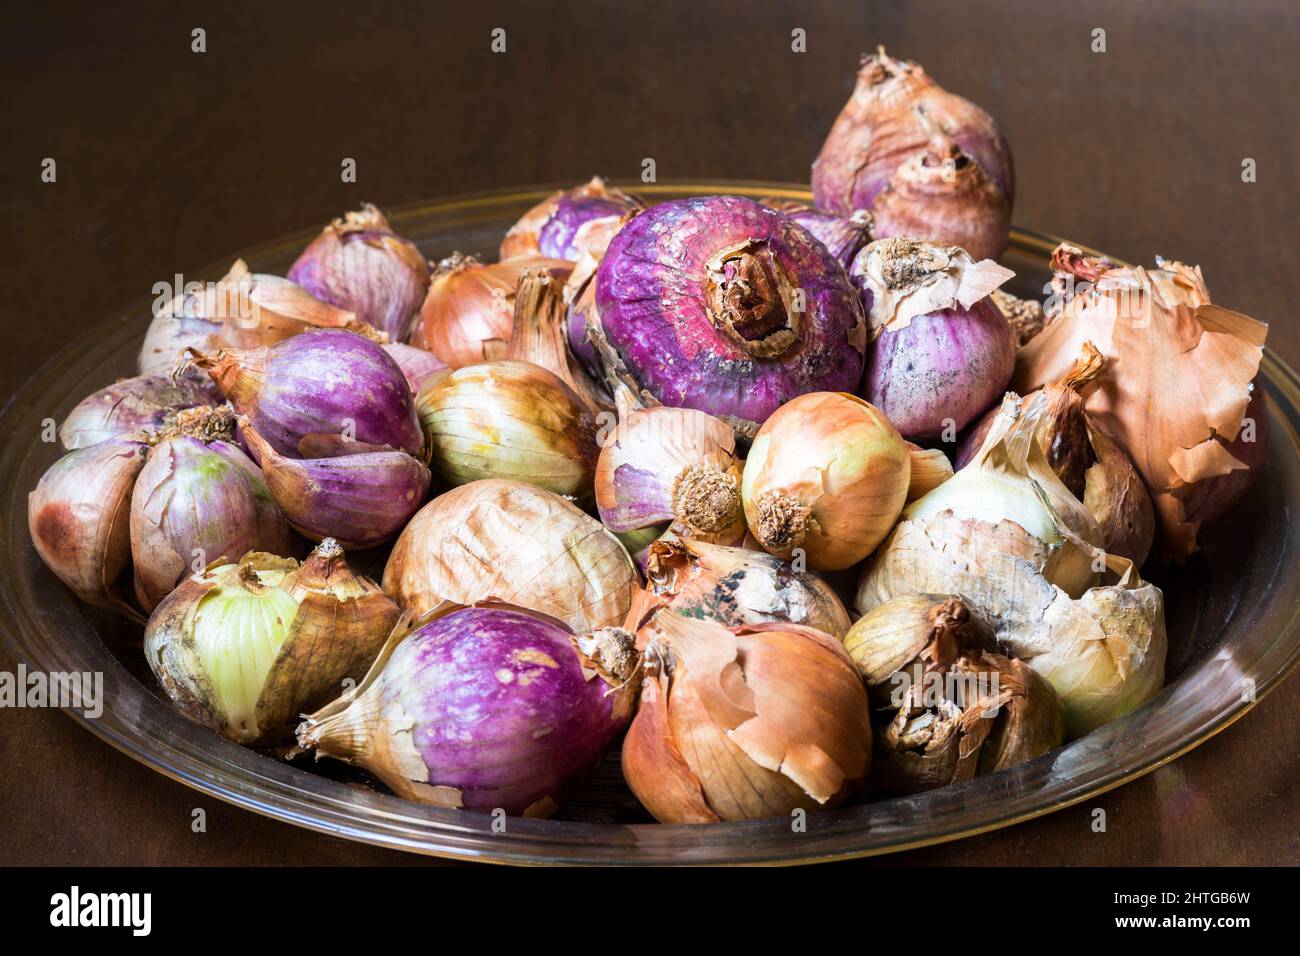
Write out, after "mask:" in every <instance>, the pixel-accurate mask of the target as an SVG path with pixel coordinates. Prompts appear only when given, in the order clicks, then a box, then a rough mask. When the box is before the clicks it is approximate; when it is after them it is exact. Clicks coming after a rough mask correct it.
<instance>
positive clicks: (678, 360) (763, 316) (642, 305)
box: [588, 196, 865, 435]
mask: <svg viewBox="0 0 1300 956" xmlns="http://www.w3.org/2000/svg"><path fill="white" fill-rule="evenodd" d="M595 312H596V323H595V324H596V325H598V326H599V328H600V329H601V330H602V331H603V333H604V336H605V337H606V339H607V340H608V344H609V346H610V349H608V350H606V351H603V352H602V355H601V360H602V361H603V362H606V363H608V364H612V365H621V366H623V367H624V368H625V370H626V371H627V372H628V373H630V374H631V376H632V377H633V378H635V379H636V380H637V382H638V383H639V384H640V385H641V387H642V388H644V389H646V390H647V391H648V392H649V393H650V394H651V395H653V396H654V397H655V398H656V399H658V400H659V401H661V402H663V403H664V404H665V405H675V406H679V407H686V408H697V409H699V410H700V411H705V412H708V413H710V414H711V415H716V416H718V417H724V418H727V419H728V420H729V421H730V422H731V423H733V424H735V425H736V426H737V427H739V428H740V429H741V430H742V431H744V432H746V433H748V434H751V435H752V434H753V432H754V431H756V430H757V426H758V425H759V424H761V423H762V422H763V420H764V419H766V418H767V416H768V415H770V414H771V413H772V412H774V411H775V410H776V409H777V408H778V407H780V406H781V405H782V404H784V403H785V402H787V401H789V400H790V399H791V398H794V397H795V396H796V395H802V394H804V393H806V392H815V391H853V390H854V389H855V388H856V387H857V385H858V382H859V381H860V380H861V376H862V349H863V346H864V344H865V326H864V323H863V317H862V311H861V307H860V305H859V303H858V301H857V299H856V296H855V295H854V293H853V291H852V288H851V286H850V285H849V283H848V280H847V277H846V276H845V273H844V270H843V268H841V267H840V265H839V263H837V262H836V261H835V259H834V257H833V256H832V255H831V254H830V253H829V252H828V251H827V250H826V247H825V246H824V245H822V244H821V243H820V242H818V241H816V240H815V239H814V238H813V237H812V235H811V234H810V233H809V232H808V231H807V230H806V229H804V228H803V227H802V226H800V225H799V224H798V223H795V222H794V221H792V220H790V219H788V218H786V217H785V216H783V215H781V214H780V213H778V212H776V211H775V210H774V209H771V208H769V207H767V206H764V205H762V204H761V203H757V202H755V201H754V200H752V199H745V198H742V197H739V196H707V197H701V198H695V199H680V200H675V201H673V202H667V203H664V204H662V205H660V206H656V207H654V208H652V209H650V210H649V211H647V212H644V213H642V214H641V215H639V216H637V217H636V218H635V219H633V220H632V221H631V222H630V223H628V224H627V225H626V226H624V227H623V229H622V231H620V232H619V234H618V235H617V236H615V237H614V239H613V241H612V242H610V244H609V249H608V250H607V251H606V253H605V257H604V258H603V259H602V260H601V263H600V268H599V269H598V270H597V273H596V291H595ZM588 321H589V322H590V315H589V319H588Z"/></svg>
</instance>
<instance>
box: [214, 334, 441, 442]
mask: <svg viewBox="0 0 1300 956" xmlns="http://www.w3.org/2000/svg"><path fill="white" fill-rule="evenodd" d="M194 363H195V364H196V365H198V366H199V367H200V368H204V369H206V370H207V371H208V374H209V375H211V376H212V378H213V380H214V381H215V382H216V383H217V387H218V388H220V389H221V393H222V394H223V395H224V396H225V397H226V398H227V399H229V401H230V403H231V404H232V405H234V407H235V411H237V412H238V413H239V414H240V415H241V416H244V417H246V418H248V419H249V421H250V422H251V423H252V424H253V426H254V427H255V428H256V429H257V430H258V431H259V432H260V433H261V436H262V437H263V438H264V439H266V441H267V442H268V443H269V444H270V445H271V447H273V448H274V449H275V450H276V451H278V452H279V453H280V454H282V455H286V456H289V457H312V456H317V457H323V456H325V455H329V454H333V453H334V451H333V450H332V449H333V448H334V447H336V446H339V445H340V444H342V445H344V446H354V445H355V444H358V443H359V444H361V445H376V446H384V445H387V446H389V447H390V448H394V449H399V450H402V451H406V452H410V453H411V454H416V455H418V454H419V453H420V451H421V449H422V448H423V445H424V438H423V436H422V434H421V432H420V421H419V419H418V418H417V417H416V414H415V397H414V396H413V395H412V394H411V387H410V385H408V384H407V381H406V377H405V375H403V374H402V369H401V368H400V367H399V366H398V364H397V362H395V361H394V360H393V358H392V357H391V356H390V355H389V354H388V353H387V352H385V351H384V350H383V349H382V348H381V347H380V346H379V345H377V344H375V343H374V342H372V341H370V340H369V339H367V338H365V337H364V336H361V335H356V334H354V333H352V332H345V331H341V330H334V329H327V330H322V331H318V332H304V333H302V334H301V335H295V336H293V337H292V338H289V339H285V340H284V341H283V342H278V343H276V344H275V345H272V346H269V347H262V348H254V349H222V350H220V351H219V352H217V354H216V355H215V356H211V357H209V356H204V355H200V356H198V357H197V358H196V359H195V360H194ZM352 450H355V448H352Z"/></svg>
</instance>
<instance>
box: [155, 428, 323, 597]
mask: <svg viewBox="0 0 1300 956" xmlns="http://www.w3.org/2000/svg"><path fill="white" fill-rule="evenodd" d="M249 551H265V552H269V553H271V554H277V555H281V556H284V557H290V556H292V555H293V554H294V553H296V552H297V551H298V543H297V540H296V539H295V537H294V535H293V533H292V531H290V529H289V525H288V523H287V522H286V521H285V519H284V515H283V514H281V513H280V509H279V507H278V506H277V505H276V503H275V499H274V498H273V497H271V491H270V489H269V488H268V487H267V484H266V481H265V480H264V479H263V477H262V472H261V470H260V469H259V468H258V467H257V466H256V465H255V464H253V462H251V461H250V460H249V459H248V457H247V456H246V455H245V454H244V453H243V452H242V451H240V450H239V448H238V447H236V446H235V445H233V444H230V443H228V442H225V441H220V440H217V441H204V440H202V439H201V438H197V437H193V436H191V435H177V436H175V437H173V438H168V439H166V440H164V441H162V442H159V443H158V444H157V445H155V446H154V448H153V449H152V450H151V451H150V452H149V459H148V461H147V462H146V463H145V466H144V468H143V469H142V470H141V471H140V475H139V477H138V478H137V479H136V482H135V490H134V491H133V493H132V497H131V552H132V556H133V564H134V567H135V594H136V600H137V601H139V603H140V606H141V607H142V608H144V610H145V611H146V612H148V611H152V610H153V609H154V608H155V607H156V606H157V605H158V602H159V601H161V600H162V599H163V598H164V597H166V596H167V595H168V594H169V593H171V591H172V590H173V589H174V588H175V587H176V585H177V583H179V582H180V581H181V579H182V578H184V577H185V576H186V575H188V574H189V573H190V572H191V571H193V570H197V568H194V567H193V565H194V563H195V562H197V563H198V567H199V568H202V567H203V566H205V565H208V564H210V563H211V562H213V561H216V560H218V559H220V558H225V559H226V560H227V561H233V560H235V559H236V558H237V557H242V556H243V555H244V554H246V553H247V552H249Z"/></svg>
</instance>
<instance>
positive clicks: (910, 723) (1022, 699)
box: [871, 651, 1064, 794]
mask: <svg viewBox="0 0 1300 956" xmlns="http://www.w3.org/2000/svg"><path fill="white" fill-rule="evenodd" d="M936 687H937V690H936V689H935V688H936ZM936 695H937V696H938V698H939V699H938V700H927V697H933V696H936ZM1063 739H1064V730H1063V724H1062V709H1061V702H1060V699H1059V698H1058V697H1057V695H1056V693H1055V692H1054V691H1053V690H1052V686H1051V684H1049V683H1048V682H1047V681H1046V680H1045V679H1044V678H1043V677H1041V676H1040V675H1039V674H1038V673H1036V672H1035V671H1034V669H1033V668H1032V667H1030V666H1029V665H1027V664H1025V663H1024V662H1023V661H1018V660H1014V659H1011V658H1007V657H1004V656H1003V655H1001V654H996V653H990V652H988V651H976V652H972V653H967V654H962V655H960V656H958V657H957V658H956V659H955V660H953V661H952V662H951V666H950V667H949V668H948V670H947V673H945V674H944V675H942V682H941V683H938V684H936V685H931V688H929V689H927V687H926V686H925V685H921V684H913V685H912V686H911V687H910V688H909V689H908V691H907V693H906V694H905V696H904V699H903V701H902V706H901V707H900V708H899V709H898V711H897V713H896V714H895V715H894V719H893V720H891V721H890V723H889V724H888V726H886V727H885V728H884V729H883V732H881V733H878V734H877V735H876V751H875V758H876V759H875V762H874V763H873V765H872V770H871V783H872V786H873V787H875V788H876V789H877V790H879V791H881V792H883V793H887V794H912V793H920V792H923V791H925V790H932V789H934V788H936V787H945V786H948V785H949V784H952V783H960V782H961V781H964V780H969V779H971V778H972V777H975V776H978V775H982V774H988V773H996V772H997V771H999V770H1005V769H1008V768H1010V767H1013V766H1015V765H1016V764H1019V763H1023V762H1024V761H1026V760H1031V759H1033V758H1034V757H1037V756H1040V755H1041V754H1044V753H1047V752H1048V751H1050V750H1054V749H1055V748H1057V747H1059V746H1060V745H1061V743H1062V741H1063Z"/></svg>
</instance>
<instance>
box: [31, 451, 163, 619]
mask: <svg viewBox="0 0 1300 956" xmlns="http://www.w3.org/2000/svg"><path fill="white" fill-rule="evenodd" d="M148 448H149V446H148V445H147V444H146V443H145V442H143V441H138V440H136V439H133V438H126V437H117V438H109V439H106V440H104V441H102V442H99V443H97V444H94V445H89V446H87V447H86V448H81V449H78V450H76V451H73V452H69V453H68V454H66V455H64V456H63V457H62V458H60V459H59V460H58V461H56V462H55V463H54V464H53V465H51V466H50V468H49V469H48V470H47V471H46V472H45V474H44V475H42V476H41V480H40V482H39V483H38V484H37V485H36V488H35V490H34V491H32V492H31V494H29V495H28V496H27V527H28V530H29V531H30V532H31V536H32V544H33V545H34V546H35V547H36V553H37V554H39V555H40V557H41V560H42V561H44V562H45V564H46V566H47V567H48V568H49V569H50V570H51V571H53V572H54V574H55V576H56V577H58V579H59V580H60V581H62V582H63V583H64V584H66V585H67V586H68V587H69V588H71V589H72V590H73V591H74V592H75V593H76V595H77V597H79V598H81V600H83V601H85V602H86V603H88V604H94V605H96V606H98V607H107V608H112V609H114V610H118V611H121V612H122V613H124V614H126V615H127V616H128V617H131V618H133V619H135V620H140V621H143V618H142V617H141V616H140V612H139V611H138V610H136V609H135V608H134V607H133V606H132V605H131V603H130V601H129V598H128V593H129V590H130V585H129V581H128V570H129V568H130V565H131V527H130V512H131V489H132V488H133V487H134V486H135V480H136V477H137V476H138V475H139V474H140V469H141V468H143V467H144V463H145V456H146V454H147V453H148Z"/></svg>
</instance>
